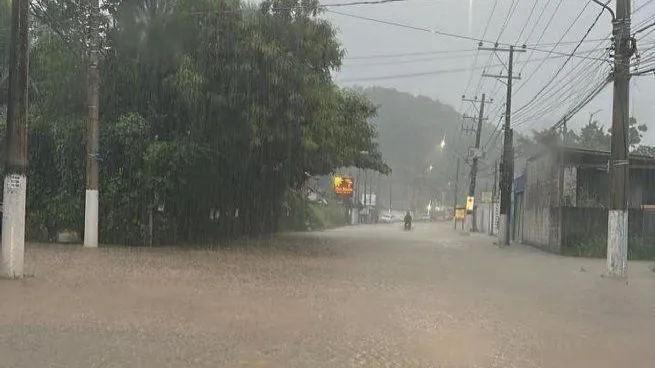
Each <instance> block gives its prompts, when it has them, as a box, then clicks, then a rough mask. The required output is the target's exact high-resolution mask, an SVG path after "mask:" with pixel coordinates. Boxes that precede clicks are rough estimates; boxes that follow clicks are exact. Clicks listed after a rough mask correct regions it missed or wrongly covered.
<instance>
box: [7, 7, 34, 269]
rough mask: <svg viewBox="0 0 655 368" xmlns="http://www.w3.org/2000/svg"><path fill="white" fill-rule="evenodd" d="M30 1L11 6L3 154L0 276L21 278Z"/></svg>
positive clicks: (25, 180)
mask: <svg viewBox="0 0 655 368" xmlns="http://www.w3.org/2000/svg"><path fill="white" fill-rule="evenodd" d="M28 32H29V0H13V1H12V3H11V36H10V39H9V91H8V92H9V93H8V100H9V105H8V106H7V138H6V148H5V149H6V151H5V179H4V193H3V194H4V199H3V201H4V203H3V207H4V209H3V213H2V253H1V256H2V258H1V262H0V273H1V274H2V276H4V277H8V278H21V277H23V266H24V259H25V200H26V195H27V104H28V65H29V60H28V47H29V42H28Z"/></svg>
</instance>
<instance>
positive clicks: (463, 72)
mask: <svg viewBox="0 0 655 368" xmlns="http://www.w3.org/2000/svg"><path fill="white" fill-rule="evenodd" d="M344 2H346V0H326V1H324V2H322V3H323V4H334V3H344ZM614 2H615V1H611V6H614V5H613V4H614ZM471 3H472V6H471ZM494 5H495V9H494ZM642 6H643V7H642ZM640 7H641V8H640ZM635 9H636V11H634V10H635ZM329 10H331V12H328V13H327V17H328V18H329V19H330V20H332V21H333V23H334V24H335V25H336V26H337V28H338V30H339V37H340V39H341V41H342V43H343V46H344V48H345V49H346V50H347V56H346V58H345V61H344V65H343V68H342V70H341V71H340V72H338V73H337V74H336V76H335V78H336V81H337V83H339V84H341V85H347V86H352V85H360V86H373V85H377V86H384V87H392V88H396V89H398V90H401V91H406V92H410V93H412V94H422V95H426V96H429V97H431V98H434V99H438V100H440V101H442V102H445V103H448V104H450V105H452V106H453V107H455V108H456V109H458V110H459V109H461V111H462V112H468V113H469V114H470V113H472V111H471V109H470V104H462V103H461V96H462V94H464V93H465V94H466V95H467V96H470V97H473V96H474V95H476V94H477V95H478V96H480V95H481V94H482V93H483V92H484V93H486V94H487V95H492V97H494V99H495V100H496V101H497V102H496V103H495V104H494V105H493V108H491V111H490V114H489V118H490V119H492V120H493V121H494V122H498V120H499V118H500V115H499V110H501V109H502V108H503V106H502V103H503V102H504V100H505V94H506V89H505V85H504V84H502V83H500V82H498V81H496V80H495V79H493V78H482V77H481V74H482V68H483V67H485V66H487V69H486V71H487V73H490V74H498V73H501V72H502V73H503V74H505V75H506V73H507V72H506V69H505V68H504V66H501V65H502V64H503V63H506V62H507V58H508V54H507V53H498V54H492V53H490V52H488V51H480V52H477V47H478V44H477V42H476V41H474V40H467V39H462V38H457V37H454V35H459V36H470V37H472V38H474V39H484V40H487V41H491V42H495V41H496V40H498V41H499V42H500V43H501V44H515V45H517V46H521V45H523V44H527V45H528V48H531V49H538V50H537V51H534V50H526V51H527V52H526V53H517V54H516V62H515V73H518V72H521V80H517V81H515V83H514V97H513V104H512V105H513V111H514V112H515V114H513V124H516V129H518V130H529V129H532V128H539V127H545V126H550V125H552V124H553V123H555V122H557V121H558V120H559V119H560V118H561V117H562V116H563V114H564V113H566V112H567V111H568V110H569V109H570V108H572V107H573V106H575V104H577V103H579V102H580V101H582V100H583V99H584V97H585V96H586V95H588V94H590V92H591V91H593V89H594V87H596V86H597V85H598V84H599V83H601V81H602V79H603V78H604V77H605V76H607V74H608V73H609V71H610V70H611V64H610V63H609V62H608V61H607V60H609V58H608V55H609V52H608V51H605V48H606V47H608V46H609V45H610V40H609V38H608V37H609V35H610V31H611V16H610V15H609V14H608V13H607V12H605V13H604V14H603V15H602V16H600V18H599V19H598V22H597V23H596V25H595V26H594V27H593V28H592V29H591V31H590V32H589V34H588V36H586V39H585V41H584V42H582V43H581V45H580V46H579V48H578V50H577V51H576V54H575V57H572V58H570V60H568V61H567V59H568V57H567V56H566V55H567V54H569V53H571V52H572V51H573V50H574V49H575V48H576V46H577V45H578V43H579V41H580V40H582V38H583V36H584V35H585V33H586V32H587V30H588V29H589V28H590V27H591V26H592V24H593V23H594V21H595V19H596V18H597V17H598V15H599V13H600V11H601V8H600V7H599V6H598V5H596V4H595V3H593V2H592V1H590V0H549V1H546V0H472V1H470V0H406V1H399V2H395V3H385V4H376V5H357V6H341V7H331V8H329ZM633 11H634V13H633V21H632V24H633V30H636V29H638V28H639V27H640V26H643V25H646V24H648V23H650V22H652V21H653V20H654V19H655V1H651V0H634V1H633ZM334 12H340V13H346V14H348V15H354V16H360V17H366V18H373V19H375V20H378V21H384V22H389V23H398V24H400V25H391V24H383V23H382V22H375V21H373V20H366V19H361V18H354V17H352V16H346V15H343V14H336V13H334ZM551 19H552V20H551ZM469 20H471V22H469ZM487 24H489V26H488V28H487ZM504 24H506V25H505V26H503V25H504ZM401 25H406V26H412V27H417V28H419V29H408V28H404V27H402V26H401ZM485 29H486V32H485ZM429 30H435V31H439V32H445V33H449V34H451V36H446V35H440V34H436V33H435V32H428V31H429ZM649 31H655V27H654V28H653V29H649V30H648V31H645V32H642V33H641V34H640V35H639V37H638V39H639V38H641V39H640V40H639V43H638V46H639V47H640V52H641V54H642V65H643V68H644V69H645V68H646V66H652V65H653V61H652V60H651V59H653V60H655V57H654V55H655V52H653V50H650V49H653V45H655V32H654V33H652V34H649V33H648V32H649ZM560 40H561V43H560V44H558V45H556V43H557V42H558V41H560ZM485 46H493V44H491V43H485ZM551 50H552V51H554V52H553V53H550V54H549V51H551ZM407 54H410V55H407ZM389 55H393V57H391V56H389ZM402 55H405V56H402ZM649 63H650V65H649ZM473 68H476V69H473ZM469 81H470V83H469ZM611 87H612V86H611V84H610V85H609V86H607V87H606V88H605V90H604V91H603V92H602V93H601V94H600V95H598V96H597V97H596V98H595V99H594V100H593V102H592V103H590V104H589V105H588V106H587V107H586V108H584V109H583V110H582V111H580V112H579V113H578V114H577V115H576V116H575V117H574V118H573V119H572V120H571V122H570V123H569V127H570V128H574V129H575V128H580V127H581V126H583V125H584V124H585V123H586V121H587V120H588V119H589V117H590V113H592V112H595V111H598V110H601V109H602V110H601V111H600V112H598V113H597V114H596V115H595V118H596V119H598V120H600V121H601V122H603V123H605V124H608V123H609V122H610V116H611V111H612V108H611V103H612V98H611V97H612V88H611ZM654 92H655V76H654V75H653V74H651V75H647V76H642V77H638V78H637V77H635V78H633V79H632V88H631V104H630V105H631V106H630V110H631V113H632V115H633V116H635V117H636V118H637V119H638V120H639V121H640V122H643V123H646V124H648V126H649V128H650V131H649V133H648V134H647V137H646V138H647V140H646V143H648V144H655V103H653V98H652V96H653V93H654ZM528 103H529V104H528ZM526 104H528V105H527V107H525V108H523V109H520V108H521V107H523V106H524V105H526Z"/></svg>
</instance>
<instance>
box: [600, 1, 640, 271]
mask: <svg viewBox="0 0 655 368" xmlns="http://www.w3.org/2000/svg"><path fill="white" fill-rule="evenodd" d="M630 3H631V1H629V0H617V1H616V15H615V16H614V15H613V18H614V22H613V23H614V28H613V35H614V102H613V107H612V148H611V149H612V152H611V158H610V165H609V167H610V209H609V216H608V221H607V273H608V275H609V276H614V277H626V276H627V270H628V188H629V181H628V179H629V176H630V175H629V174H630V168H629V162H628V155H629V147H628V141H627V137H628V129H629V118H630V113H629V106H630V105H629V103H630V58H631V57H632V55H633V54H634V52H635V49H636V41H635V39H634V38H632V35H631V34H630V13H631V9H630V8H631V4H630ZM601 5H602V4H601ZM609 10H610V12H611V9H609Z"/></svg>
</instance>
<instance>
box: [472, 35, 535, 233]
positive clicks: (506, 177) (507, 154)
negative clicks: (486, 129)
mask: <svg viewBox="0 0 655 368" xmlns="http://www.w3.org/2000/svg"><path fill="white" fill-rule="evenodd" d="M479 50H485V51H493V52H500V51H502V52H508V53H509V62H508V63H507V75H506V76H503V75H502V73H501V74H499V75H491V74H486V73H484V74H482V76H483V77H491V78H498V79H500V80H502V79H504V78H507V82H506V84H507V98H506V101H505V126H504V140H503V163H502V165H501V166H500V219H499V220H500V221H499V222H500V223H499V230H498V238H499V239H498V241H499V242H498V243H499V245H501V246H502V245H509V238H510V237H509V228H510V226H509V225H510V222H509V210H510V207H511V203H512V180H513V179H514V178H513V176H514V157H513V156H514V152H513V150H514V147H513V146H514V143H513V132H512V128H511V118H512V82H513V81H514V80H515V79H521V77H520V76H517V77H515V76H514V74H513V71H514V53H515V52H525V49H524V48H521V49H516V48H515V47H514V46H510V47H509V48H507V49H503V48H498V47H497V46H496V47H492V48H485V47H479Z"/></svg>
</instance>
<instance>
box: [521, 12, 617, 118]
mask: <svg viewBox="0 0 655 368" xmlns="http://www.w3.org/2000/svg"><path fill="white" fill-rule="evenodd" d="M589 4H591V1H589V2H587V5H585V7H584V8H583V9H582V12H580V15H579V16H578V17H577V18H576V20H575V21H577V20H578V19H579V18H580V16H581V15H582V13H583V12H584V10H585V9H586V8H587V6H588V5H589ZM603 12H604V9H603V10H601V11H600V13H599V14H598V16H597V17H596V19H595V20H594V22H593V23H592V24H591V26H590V27H589V28H588V29H587V32H585V34H584V36H582V41H584V39H585V38H587V36H589V34H590V33H591V31H592V30H593V29H594V27H595V26H596V24H598V20H599V19H600V17H601V15H603ZM569 30H570V28H569ZM566 33H568V30H567V32H566ZM566 33H565V34H566ZM582 41H581V42H579V43H578V44H577V45H576V46H575V48H574V49H573V51H572V52H571V56H570V57H568V58H567V59H566V60H565V61H564V63H563V64H562V66H561V68H559V69H558V70H557V72H556V73H555V75H554V76H553V77H552V78H551V79H550V81H549V82H548V83H546V85H544V86H543V87H542V88H541V89H540V90H539V92H537V94H536V95H535V96H534V97H533V98H532V99H531V100H530V101H529V102H528V103H526V104H524V105H523V106H521V107H519V108H518V109H517V110H516V112H519V111H521V110H523V109H525V108H527V107H528V106H530V105H531V104H532V103H533V102H534V101H535V100H536V99H537V98H539V96H541V94H542V93H543V92H544V90H545V89H546V88H547V87H548V86H550V85H551V84H552V83H553V81H554V80H555V79H556V78H557V77H558V76H559V75H560V73H561V72H562V70H564V67H565V66H566V65H567V64H568V63H569V61H571V58H573V55H574V54H575V52H576V51H577V50H578V48H580V46H581V45H582ZM533 75H534V74H533Z"/></svg>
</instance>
